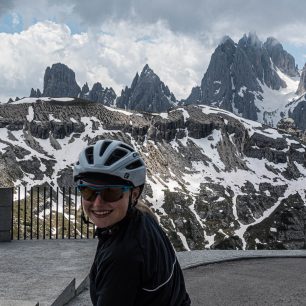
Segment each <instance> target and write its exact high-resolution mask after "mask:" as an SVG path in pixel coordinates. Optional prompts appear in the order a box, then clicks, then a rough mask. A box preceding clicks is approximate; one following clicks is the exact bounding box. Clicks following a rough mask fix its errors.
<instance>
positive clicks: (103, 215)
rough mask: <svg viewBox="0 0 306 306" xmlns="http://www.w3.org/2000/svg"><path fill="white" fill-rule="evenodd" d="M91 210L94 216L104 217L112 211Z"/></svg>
mask: <svg viewBox="0 0 306 306" xmlns="http://www.w3.org/2000/svg"><path fill="white" fill-rule="evenodd" d="M91 212H92V214H93V215H94V216H95V217H96V218H105V217H107V216H108V215H110V214H111V213H112V212H113V211H112V210H92V211H91Z"/></svg>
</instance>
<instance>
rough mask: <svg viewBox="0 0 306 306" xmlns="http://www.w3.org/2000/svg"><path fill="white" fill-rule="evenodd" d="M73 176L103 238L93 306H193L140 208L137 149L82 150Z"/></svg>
mask: <svg viewBox="0 0 306 306" xmlns="http://www.w3.org/2000/svg"><path fill="white" fill-rule="evenodd" d="M73 175H74V180H75V181H76V182H77V185H78V188H79V190H80V192H81V195H82V200H83V201H82V202H83V209H84V211H85V213H86V215H87V216H88V218H89V219H90V220H91V221H92V222H93V223H94V224H95V225H96V226H97V230H96V235H97V236H98V238H99V242H98V247H97V251H96V255H95V259H94V262H93V265H92V268H91V271H90V296H91V300H92V303H93V305H95V306H129V305H139V306H142V305H143V306H163V305H164V306H181V305H182V306H185V305H190V304H191V302H190V299H189V296H188V293H187V292H186V288H185V282H184V278H183V274H182V270H181V268H180V265H179V263H178V261H177V258H176V255H175V252H174V250H173V248H172V245H171V243H170V241H169V239H168V238H167V236H166V234H165V233H164V231H163V230H162V229H161V227H160V226H159V224H158V222H157V219H156V218H154V217H153V216H152V214H153V213H152V212H150V209H149V208H148V207H147V206H145V205H144V204H143V205H139V203H138V199H139V196H140V194H141V192H142V190H143V187H144V184H145V176H146V166H145V164H144V161H143V159H142V158H141V157H140V156H139V154H138V153H137V152H136V151H135V150H134V148H133V147H131V146H130V145H128V144H126V143H123V142H121V141H117V140H109V139H106V140H100V141H98V142H96V143H95V144H94V145H90V146H88V147H86V148H85V149H84V150H82V152H81V153H80V155H79V160H78V161H77V163H76V164H75V166H74V173H73Z"/></svg>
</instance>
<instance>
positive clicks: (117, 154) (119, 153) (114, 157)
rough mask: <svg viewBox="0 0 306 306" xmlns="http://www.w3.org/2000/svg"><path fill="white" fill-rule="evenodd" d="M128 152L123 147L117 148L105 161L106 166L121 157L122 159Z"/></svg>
mask: <svg viewBox="0 0 306 306" xmlns="http://www.w3.org/2000/svg"><path fill="white" fill-rule="evenodd" d="M126 154H128V153H127V152H126V151H124V150H122V149H116V150H115V151H114V152H113V153H112V155H111V156H110V157H109V158H108V159H107V161H106V162H105V164H104V165H105V166H110V165H112V164H114V163H115V162H116V161H118V160H119V159H121V158H122V157H124V156H125V155H126Z"/></svg>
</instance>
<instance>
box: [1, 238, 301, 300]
mask: <svg viewBox="0 0 306 306" xmlns="http://www.w3.org/2000/svg"><path fill="white" fill-rule="evenodd" d="M96 244H97V241H96V240H93V239H91V240H86V239H84V240H33V241H29V240H28V241H12V242H6V243H0V306H34V305H40V306H50V305H52V306H59V305H64V304H65V303H67V302H68V301H69V300H71V299H72V298H73V297H74V296H75V295H76V294H78V293H80V292H81V291H82V290H83V289H84V288H86V287H87V286H88V279H87V275H88V272H89V269H90V266H91V263H92V260H93V257H94V253H95V248H96ZM273 257H282V258H283V257H300V258H306V250H292V251H264V250H258V251H232V250H225V251H223V250H211V251H207V250H204V251H192V252H180V253H178V259H179V262H180V264H181V266H182V268H183V269H186V268H191V267H196V266H199V265H203V264H210V263H217V262H224V261H232V260H240V259H245V258H248V259H250V258H254V259H255V258H273Z"/></svg>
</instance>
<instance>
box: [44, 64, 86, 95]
mask: <svg viewBox="0 0 306 306" xmlns="http://www.w3.org/2000/svg"><path fill="white" fill-rule="evenodd" d="M80 92H81V89H80V87H79V85H78V84H77V82H76V80H75V73H74V72H73V70H71V69H70V68H69V67H67V66H66V65H64V64H61V63H57V64H53V65H52V67H51V68H50V67H47V69H46V72H45V76H44V91H43V96H45V97H78V95H79V94H80Z"/></svg>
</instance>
